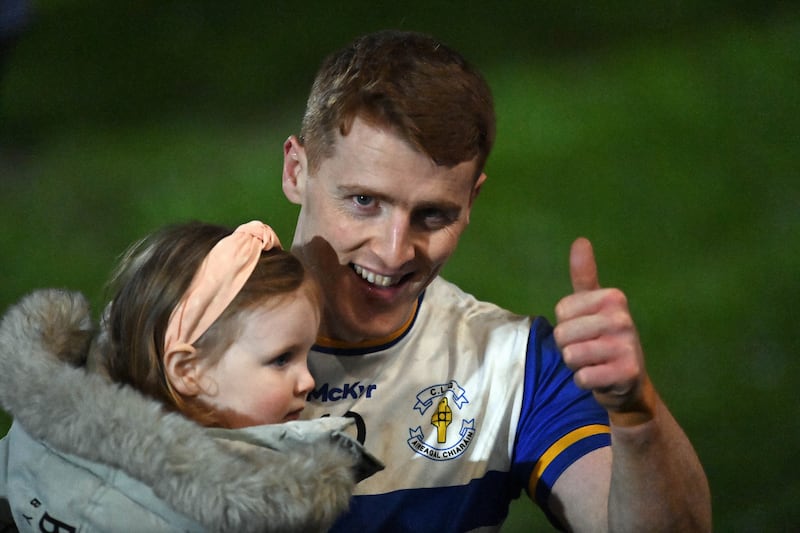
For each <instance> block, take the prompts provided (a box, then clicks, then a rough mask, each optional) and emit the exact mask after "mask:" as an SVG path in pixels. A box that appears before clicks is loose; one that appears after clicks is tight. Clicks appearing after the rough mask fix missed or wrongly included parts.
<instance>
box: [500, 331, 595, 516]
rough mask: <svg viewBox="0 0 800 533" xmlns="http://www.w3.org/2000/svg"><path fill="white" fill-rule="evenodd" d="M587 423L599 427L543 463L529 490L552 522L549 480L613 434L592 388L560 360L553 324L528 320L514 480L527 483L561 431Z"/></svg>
mask: <svg viewBox="0 0 800 533" xmlns="http://www.w3.org/2000/svg"><path fill="white" fill-rule="evenodd" d="M587 426H596V427H597V428H598V430H597V432H596V433H595V434H588V435H587V436H586V437H584V438H582V439H580V440H578V441H577V442H574V443H572V444H570V445H569V446H566V447H565V448H564V449H563V450H558V453H557V454H556V455H555V457H554V458H553V459H552V460H551V461H550V462H549V463H548V464H545V465H543V473H542V475H541V477H540V478H539V479H538V482H537V483H536V489H535V491H534V494H532V495H531V496H532V497H533V498H534V499H535V500H536V503H537V504H538V505H539V506H540V507H541V508H542V509H543V510H544V512H545V514H546V515H547V516H548V518H549V519H550V521H551V522H552V523H553V524H554V525H556V526H558V523H557V522H556V521H555V518H554V517H553V516H552V514H551V513H550V512H549V510H548V509H547V500H548V498H549V497H550V491H551V490H552V487H553V484H554V483H555V482H556V480H557V479H558V477H559V476H560V475H561V474H562V473H563V472H564V470H566V469H567V468H568V467H569V466H570V465H571V464H573V463H574V462H575V461H576V460H577V459H579V458H580V457H583V456H584V455H586V454H587V453H588V452H590V451H592V450H595V449H598V448H602V447H604V446H609V445H610V444H611V438H610V435H609V433H608V430H607V428H608V413H607V412H606V410H605V409H604V408H603V407H602V406H601V405H600V404H598V403H597V401H596V400H595V399H594V396H593V395H592V393H591V391H585V390H582V389H580V388H579V387H578V386H577V385H576V384H575V382H574V380H573V372H572V371H571V370H570V369H569V368H567V366H566V365H565V364H564V361H563V359H562V358H561V352H560V350H559V349H558V347H557V346H556V342H555V339H554V338H553V327H552V326H551V325H550V323H549V322H548V321H547V320H546V319H544V318H542V317H538V318H536V319H535V320H534V321H533V323H532V324H531V330H530V334H529V337H528V350H527V357H526V361H525V384H524V394H523V399H522V408H521V411H520V419H519V423H518V424H517V437H516V441H515V443H514V455H513V457H512V469H511V472H512V475H513V476H514V479H515V481H516V482H517V483H519V484H520V485H522V486H523V487H526V488H528V487H529V483H530V482H531V475H532V473H533V471H534V466H535V465H536V464H537V462H538V461H539V460H540V459H541V458H542V456H543V455H544V454H545V452H547V451H548V450H549V449H550V448H551V446H553V445H554V444H555V443H556V442H558V441H559V440H560V439H561V438H562V437H564V436H565V435H568V434H570V433H571V432H573V431H575V430H578V429H580V428H584V427H587Z"/></svg>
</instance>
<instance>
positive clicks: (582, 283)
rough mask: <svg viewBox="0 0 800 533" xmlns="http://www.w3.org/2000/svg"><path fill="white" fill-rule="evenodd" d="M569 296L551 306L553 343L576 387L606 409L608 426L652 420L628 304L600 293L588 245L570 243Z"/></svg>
mask: <svg viewBox="0 0 800 533" xmlns="http://www.w3.org/2000/svg"><path fill="white" fill-rule="evenodd" d="M569 270H570V277H571V278H572V288H573V291H574V292H573V294H570V295H569V296H566V297H565V298H563V299H562V300H561V301H559V302H558V304H557V305H556V319H557V325H556V328H555V332H554V334H555V339H556V342H557V343H558V346H559V348H561V352H562V355H563V357H564V362H565V363H566V365H567V366H568V367H569V368H570V369H572V370H573V371H574V372H575V382H576V383H577V384H578V386H579V387H581V388H584V389H589V390H591V391H592V392H593V393H594V396H595V398H596V399H597V401H598V402H599V403H600V404H601V405H602V406H603V407H605V408H606V410H608V413H609V418H610V420H611V423H612V424H614V425H617V426H634V425H638V424H642V423H645V422H647V421H649V420H651V419H652V418H653V416H654V410H655V403H656V401H657V400H656V393H655V389H654V388H653V386H652V384H651V383H650V380H649V379H648V377H647V373H646V371H645V366H644V354H643V352H642V346H641V343H640V342H639V335H638V333H637V332H636V326H635V325H634V323H633V318H632V317H631V314H630V311H629V310H628V301H627V298H626V297H625V294H624V293H623V292H622V291H620V290H619V289H603V288H601V287H600V283H599V281H598V277H597V263H596V262H595V259H594V252H593V250H592V244H591V243H590V242H589V241H588V240H587V239H585V238H582V237H581V238H578V239H577V240H576V241H575V242H574V243H572V249H571V250H570V258H569Z"/></svg>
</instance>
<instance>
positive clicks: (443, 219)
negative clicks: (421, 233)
mask: <svg viewBox="0 0 800 533" xmlns="http://www.w3.org/2000/svg"><path fill="white" fill-rule="evenodd" d="M457 219H458V214H457V213H450V212H447V211H442V210H440V209H424V210H422V211H419V212H417V213H416V216H415V217H414V222H415V223H416V225H417V226H419V227H421V228H424V229H428V230H436V229H441V228H444V227H446V226H449V225H450V224H452V223H453V222H454V221H455V220H457Z"/></svg>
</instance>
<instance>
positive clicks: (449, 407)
mask: <svg viewBox="0 0 800 533" xmlns="http://www.w3.org/2000/svg"><path fill="white" fill-rule="evenodd" d="M467 404H469V399H467V393H466V391H465V390H464V389H463V388H462V387H461V386H460V385H459V384H458V383H457V382H456V381H455V380H452V381H450V382H449V383H442V384H437V385H431V386H429V387H426V388H424V389H422V390H421V391H419V392H418V393H417V395H416V403H415V404H414V407H413V408H414V410H416V411H419V413H420V416H421V418H422V420H421V422H420V425H419V426H417V427H416V428H409V429H408V433H409V438H408V440H407V441H406V442H407V443H408V445H409V447H410V448H411V449H412V450H414V451H415V452H416V453H418V454H420V455H422V456H424V457H427V458H428V459H433V460H434V461H449V460H451V459H455V458H456V457H458V456H460V455H461V454H463V453H464V452H465V451H466V449H467V448H468V447H469V444H470V442H472V438H473V436H474V435H475V419H474V418H471V419H466V418H465V417H464V416H462V409H463V408H464V406H465V405H467ZM423 428H424V429H423Z"/></svg>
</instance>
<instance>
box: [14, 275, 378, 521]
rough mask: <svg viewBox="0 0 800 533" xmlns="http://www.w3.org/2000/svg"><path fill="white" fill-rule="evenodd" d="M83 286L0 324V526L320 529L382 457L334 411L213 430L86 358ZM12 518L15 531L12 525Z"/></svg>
mask: <svg viewBox="0 0 800 533" xmlns="http://www.w3.org/2000/svg"><path fill="white" fill-rule="evenodd" d="M91 330H92V328H91V319H90V313H89V306H88V304H87V302H86V300H85V298H83V297H82V296H81V295H80V294H78V293H71V292H66V291H59V290H53V289H49V290H42V291H37V292H34V293H33V294H31V295H29V296H27V297H25V298H23V299H22V300H21V301H20V303H18V304H17V305H15V306H12V307H11V308H10V309H9V310H8V311H7V313H6V314H5V316H4V317H3V319H2V322H0V405H2V408H3V409H4V410H6V411H7V412H8V413H10V414H11V415H12V416H13V418H14V423H13V425H12V427H11V429H10V431H9V433H8V435H7V436H6V437H5V438H3V439H2V440H1V441H0V531H6V530H7V529H6V528H9V529H8V530H11V531H13V530H14V529H13V528H14V527H16V528H18V529H19V530H20V531H58V532H69V531H87V532H88V531H120V532H122V531H148V532H150V531H281V532H283V531H323V530H325V529H327V528H328V527H329V526H330V525H331V524H332V522H333V521H334V519H335V518H336V517H337V516H338V515H339V514H340V513H341V512H343V511H344V510H345V509H346V508H347V505H348V501H349V498H350V494H351V491H352V489H353V486H354V484H355V483H356V482H357V481H358V480H360V479H363V478H364V477H366V476H368V475H371V474H373V473H375V472H376V471H378V470H380V469H381V468H382V465H381V464H380V463H379V462H378V461H377V460H375V459H374V458H373V457H372V456H370V455H369V454H368V453H367V452H366V451H365V450H364V449H363V448H362V447H361V446H360V445H359V444H358V443H357V442H356V441H354V440H353V439H351V438H350V437H348V436H347V434H346V433H345V432H344V427H345V426H346V425H347V424H348V421H347V420H346V419H342V418H331V419H320V420H315V421H306V422H292V423H289V424H279V425H272V426H260V427H256V428H249V429H246V430H209V429H206V428H202V427H200V426H198V425H197V424H195V423H193V422H191V421H189V420H188V419H186V418H184V417H182V416H181V415H179V414H176V413H169V412H167V411H166V410H164V409H163V408H162V407H161V405H160V404H159V403H158V402H156V401H155V400H151V399H149V398H146V397H144V396H143V395H142V394H140V393H138V392H137V391H135V390H134V389H132V388H131V387H127V386H120V385H118V384H114V383H112V382H110V381H109V380H108V379H107V378H106V377H104V376H102V375H100V374H98V373H95V372H90V371H87V370H86V369H85V368H84V367H82V366H81V364H82V362H83V361H84V360H85V358H86V351H87V348H88V341H89V339H90V336H91ZM15 524H16V526H15Z"/></svg>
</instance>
